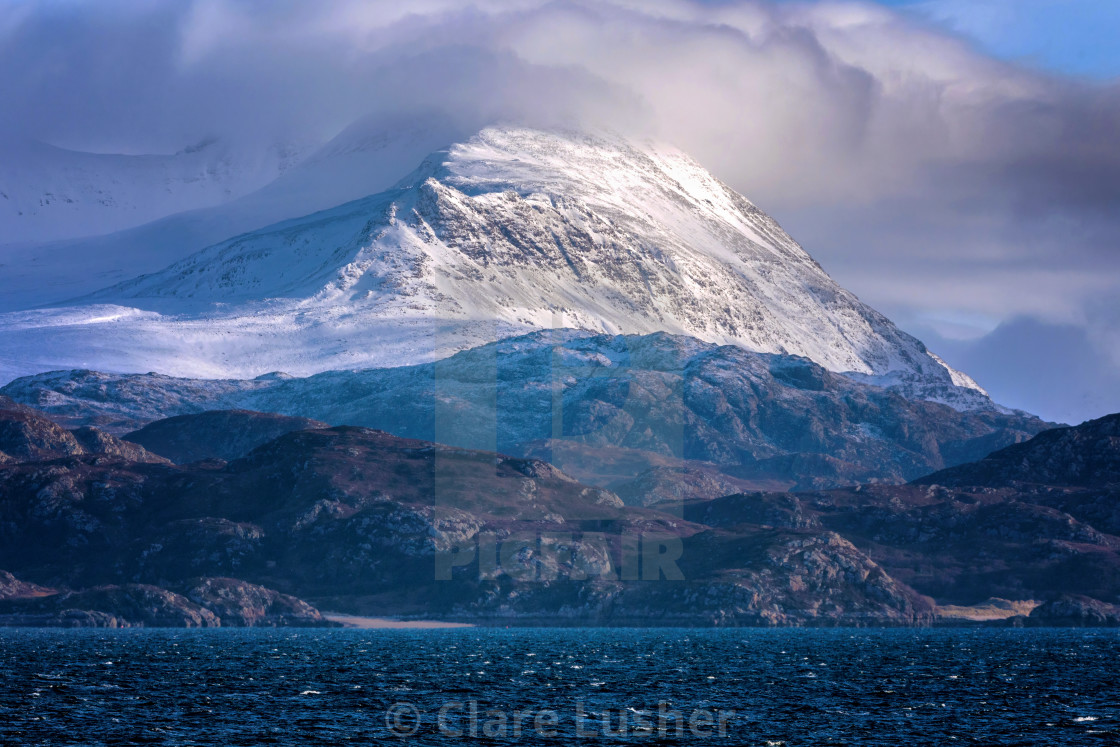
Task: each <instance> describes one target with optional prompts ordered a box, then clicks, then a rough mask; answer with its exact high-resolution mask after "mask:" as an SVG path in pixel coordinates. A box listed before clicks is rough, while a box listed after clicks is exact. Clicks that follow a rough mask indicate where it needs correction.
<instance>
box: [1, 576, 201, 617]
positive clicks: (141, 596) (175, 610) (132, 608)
mask: <svg viewBox="0 0 1120 747" xmlns="http://www.w3.org/2000/svg"><path fill="white" fill-rule="evenodd" d="M0 612H3V613H7V614H8V615H12V616H13V617H12V618H11V619H9V620H5V617H6V616H5V615H4V614H0V624H3V623H5V622H6V623H8V624H20V625H27V624H41V625H47V626H49V627H109V628H128V627H155V628H216V627H218V626H219V625H220V624H221V621H220V620H219V619H218V616H217V615H215V614H214V613H213V612H211V611H210V610H208V609H206V608H205V607H203V606H201V605H198V604H195V603H194V602H192V601H191V600H189V599H187V598H186V597H183V596H180V595H178V594H175V593H174V592H170V591H167V590H166V589H160V588H158V587H155V586H150V585H146V584H125V585H123V586H100V587H96V588H93V589H88V590H85V591H77V592H63V593H61V594H56V595H52V596H48V597H43V598H41V599H36V600H22V601H20V602H16V603H11V602H9V603H8V604H5V605H0ZM33 620H37V622H34V623H31V622H29V621H33Z"/></svg>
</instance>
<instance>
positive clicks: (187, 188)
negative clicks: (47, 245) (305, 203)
mask: <svg viewBox="0 0 1120 747" xmlns="http://www.w3.org/2000/svg"><path fill="white" fill-rule="evenodd" d="M305 155H307V153H306V146H303V147H301V146H299V145H296V144H292V143H285V144H275V145H271V146H268V147H263V148H256V149H253V148H237V147H233V146H232V145H231V144H230V143H226V142H223V141H220V140H216V139H207V140H203V141H201V142H199V143H197V144H195V145H193V146H190V147H187V148H184V149H182V150H181V151H179V152H177V153H171V154H166V155H163V154H160V155H129V154H116V153H87V152H82V151H74V150H68V149H65V148H59V147H56V146H53V145H49V144H46V143H41V142H37V141H26V140H24V141H14V142H6V143H3V144H2V145H0V244H8V243H20V242H38V241H51V240H58V239H71V238H76V237H81V236H89V235H94V234H104V233H110V232H113V231H120V230H122V229H126V228H129V227H132V226H138V225H141V224H144V223H148V222H150V221H153V220H156V219H158V218H163V217H165V216H168V215H172V214H175V213H180V212H182V211H185V210H195V209H198V208H205V207H211V206H214V205H220V204H222V203H225V202H228V201H230V200H232V199H235V198H237V197H240V196H242V195H245V194H248V193H250V192H253V191H254V190H257V189H259V188H261V187H263V186H264V185H266V184H268V183H269V182H272V181H274V180H275V179H276V178H277V177H278V176H280V175H281V174H282V173H283V172H284V171H286V170H287V169H288V168H290V167H291V166H293V165H294V164H295V163H298V162H299V160H301V158H303V157H304V156H305Z"/></svg>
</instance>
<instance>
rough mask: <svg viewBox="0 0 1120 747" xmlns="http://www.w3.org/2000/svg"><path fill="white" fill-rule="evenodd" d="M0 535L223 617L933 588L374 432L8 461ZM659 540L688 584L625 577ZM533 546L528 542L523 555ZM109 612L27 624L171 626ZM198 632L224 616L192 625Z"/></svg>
mask: <svg viewBox="0 0 1120 747" xmlns="http://www.w3.org/2000/svg"><path fill="white" fill-rule="evenodd" d="M0 535H2V536H0V562H3V563H8V564H9V567H18V568H23V569H28V570H29V571H31V572H32V573H33V576H34V577H35V578H36V579H55V580H57V582H58V583H59V585H70V586H81V585H93V584H98V583H101V584H104V583H114V584H117V585H122V584H123V585H124V586H121V588H125V589H129V590H131V589H132V588H133V587H132V586H129V585H130V584H135V583H137V582H140V583H146V584H156V585H158V586H162V587H168V588H173V589H177V590H180V591H181V592H182V594H183V595H184V596H185V597H186V599H187V600H188V601H190V602H191V604H194V605H197V606H199V607H200V608H203V609H206V610H208V611H209V612H211V613H213V614H214V615H215V616H216V618H218V619H219V620H220V622H221V623H222V624H224V625H230V624H234V625H274V624H275V625H280V624H287V625H295V624H299V625H312V624H321V618H320V617H319V616H318V613H316V612H315V611H314V609H313V608H312V607H311V606H309V605H307V604H305V603H303V602H300V601H299V600H298V599H295V598H293V597H291V596H285V594H282V593H279V592H277V591H273V590H271V589H276V588H279V589H281V590H282V591H283V592H285V593H290V594H296V595H300V596H309V595H310V596H313V597H318V598H321V599H326V600H330V604H331V605H332V606H334V607H336V608H341V609H345V610H346V611H352V612H364V613H366V614H386V613H392V612H396V613H399V614H401V613H408V612H416V611H418V610H421V609H422V610H424V612H425V613H426V614H442V615H448V616H452V617H458V618H462V619H471V620H489V619H514V620H532V621H535V622H539V623H551V622H554V621H557V620H567V621H569V622H573V623H592V622H598V623H607V624H635V623H639V622H641V621H642V620H643V619H645V620H646V622H649V621H651V620H653V621H662V622H664V623H674V624H684V623H689V624H703V625H759V624H765V625H773V624H797V625H805V624H811V625H835V624H863V623H864V622H870V621H871V620H873V619H875V620H878V621H879V622H880V623H882V624H910V623H913V622H915V621H918V620H920V619H923V615H925V614H926V612H925V610H924V607H923V606H922V604H921V602H920V600H918V597H917V595H915V594H914V593H913V592H912V591H910V590H908V589H906V588H905V587H903V586H902V585H900V584H897V583H896V582H894V581H893V580H891V579H890V578H889V576H888V575H887V574H885V573H883V572H882V570H881V569H879V568H878V567H877V566H876V564H875V563H874V562H873V561H871V560H870V559H868V558H867V557H866V556H864V555H862V554H861V553H860V552H859V551H858V550H856V549H855V548H854V547H852V546H851V545H849V544H848V543H846V542H845V541H843V540H842V539H840V538H839V537H836V536H834V535H832V534H829V533H828V532H825V531H823V530H822V529H820V528H819V527H812V526H808V525H805V526H801V527H797V528H794V529H791V530H789V531H786V532H784V533H780V534H775V533H774V532H773V530H771V529H768V528H766V527H762V526H740V527H737V528H736V529H735V531H730V532H729V531H727V530H724V529H718V530H713V529H712V528H710V527H707V526H705V525H703V524H699V523H696V522H692V521H688V520H682V519H680V518H678V517H673V516H671V515H667V514H664V513H661V512H658V511H651V510H647V509H642V508H631V507H627V506H625V505H624V504H623V503H622V501H621V500H620V499H619V498H618V497H617V496H616V495H614V494H613V493H611V492H609V491H606V490H604V489H602V488H595V487H591V486H587V485H583V484H581V483H578V482H576V481H575V480H573V479H572V478H570V477H568V476H567V475H565V474H564V473H562V472H560V471H559V470H557V469H556V468H555V467H553V466H551V465H549V464H547V463H545V462H540V461H535V460H528V459H518V458H512V457H505V456H501V455H497V454H494V453H491V452H478V451H470V450H465V449H460V448H456V447H449V446H437V445H434V444H431V443H427V442H423V441H417V440H409V439H401V438H397V437H394V436H390V435H388V434H386V433H382V432H378V431H372V430H368V429H363V428H330V429H316V430H303V431H295V432H291V433H288V434H285V435H283V436H281V437H280V438H278V439H275V440H274V441H272V442H270V443H268V444H266V445H264V446H262V447H259V448H258V449H256V450H254V451H253V452H252V453H250V454H249V455H248V456H247V457H245V458H242V459H239V460H235V461H233V462H230V463H228V464H226V463H195V464H192V465H189V466H186V467H173V466H168V465H158V464H141V463H132V462H126V461H121V460H116V461H114V460H110V459H106V458H95V457H73V458H71V459H69V460H55V461H52V462H49V463H45V464H36V463H24V464H19V465H15V466H10V467H8V468H7V469H3V470H0ZM646 535H650V536H656V537H658V538H669V539H668V541H670V542H671V543H672V542H680V543H683V550H682V556H681V566H680V567H681V570H683V571H684V573H685V578H684V580H680V581H677V580H671V579H670V578H669V576H668V575H666V576H665V578H663V579H661V581H660V582H659V583H646V582H644V581H639V580H636V579H635V580H628V579H629V577H628V576H627V573H628V571H626V570H625V569H626V568H627V567H629V566H628V565H627V563H628V562H629V561H628V560H627V559H626V558H627V557H630V555H627V553H629V552H630V550H627V549H625V548H624V546H623V544H622V543H623V542H624V538H630V539H634V540H637V539H638V538H641V537H643V536H646ZM524 536H528V537H530V538H532V541H531V542H530V543H529V545H528V546H524V547H522V546H520V545H517V544H516V542H517V541H518V540H517V538H519V537H524ZM487 538H489V539H487ZM626 541H628V540H626ZM486 542H490V543H492V544H493V545H494V547H493V548H492V549H493V552H494V553H495V558H499V557H503V556H502V555H501V553H503V552H505V551H500V550H498V549H497V545H501V544H502V543H505V546H506V547H507V548H508V547H509V543H510V542H513V543H515V544H514V545H513V547H514V549H516V550H517V551H518V552H517V553H516V555H510V554H509V553H506V555H505V556H504V560H502V564H501V568H502V569H503V571H505V572H495V571H493V570H488V566H487V565H486V564H485V563H482V557H483V552H484V551H483V550H482V549H480V546H481V545H483V544H485V543H486ZM463 548H469V551H470V552H472V553H473V552H475V551H477V552H478V557H472V558H470V559H469V560H471V562H472V563H473V565H472V564H470V563H468V564H467V565H464V566H463V567H457V568H456V569H455V573H454V580H452V581H448V582H442V583H441V582H438V581H436V579H435V573H434V567H435V563H436V558H437V553H441V552H451V551H461V550H463ZM565 557H567V558H569V559H568V560H564V558H565ZM642 562H646V561H642ZM511 563H513V564H514V565H515V567H524V568H528V569H530V577H529V578H525V577H523V576H519V575H517V574H516V573H512V572H510V571H509V566H510V564H511ZM576 569H578V570H579V572H580V573H585V572H586V577H585V579H584V580H582V581H577V580H574V579H573V575H575V571H576ZM654 571H655V572H656V571H657V569H656V568H655V569H654ZM199 577H202V578H201V580H198V578H199ZM215 577H217V578H215ZM235 579H244V580H235ZM655 580H656V579H655ZM145 588H147V587H145ZM99 594H100V595H101V596H99V597H97V599H101V600H104V599H105V596H106V594H107V592H104V591H103V590H102V591H100V592H99ZM61 598H62V597H60V599H61ZM363 599H364V600H371V599H377V600H379V601H378V603H377V606H374V607H371V606H370V602H368V601H366V602H363V601H361V600H363ZM916 600H917V601H916ZM95 601H96V600H95ZM111 601H112V604H109V603H108V602H107V601H106V602H104V603H101V602H98V603H96V604H95V603H93V602H89V603H88V604H86V605H85V606H76V605H77V604H78V602H77V601H68V602H67V603H66V604H67V605H68V606H64V607H57V606H51V605H46V604H44V605H43V606H40V607H33V608H28V607H22V608H20V609H18V610H11V614H16V613H18V614H24V615H35V614H37V615H40V616H42V615H55V616H56V618H57V619H55V621H54V622H52V623H51V624H59V625H61V624H78V623H79V622H81V620H79V619H78V618H77V617H75V616H74V614H72V613H69V612H67V610H70V609H80V610H85V611H87V612H88V613H90V615H93V613H104V614H105V615H109V616H110V617H111V618H112V619H108V618H106V619H102V618H99V617H96V616H92V617H88V618H83V619H85V620H86V623H85V624H105V625H110V624H115V625H125V624H133V625H135V624H148V625H150V624H157V622H158V621H159V620H163V621H164V622H167V623H168V624H171V622H174V621H173V620H171V618H168V617H167V616H166V615H164V617H162V618H161V617H159V614H163V613H159V614H157V612H158V611H149V613H147V614H146V615H141V613H140V612H139V611H138V610H137V608H135V607H129V606H128V605H127V604H126V603H125V602H126V601H127V599H124V600H122V599H121V598H120V594H119V593H118V596H116V597H113V598H112V600H111ZM122 605H123V606H122ZM164 606H167V605H164ZM171 606H173V607H176V609H179V610H180V613H181V612H182V608H181V605H179V603H178V602H177V601H176V602H175V604H172V605H171ZM63 613H65V614H63ZM37 619H40V618H37ZM41 619H45V618H41ZM52 619H54V618H52ZM12 621H15V618H11V619H9V622H12ZM196 622H197V623H198V624H202V623H205V624H211V621H210V620H209V618H205V619H202V618H200V619H199V620H198V621H195V620H194V619H193V618H189V617H183V616H181V617H180V618H178V622H177V623H175V624H196Z"/></svg>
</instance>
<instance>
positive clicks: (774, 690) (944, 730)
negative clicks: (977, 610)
mask: <svg viewBox="0 0 1120 747" xmlns="http://www.w3.org/2000/svg"><path fill="white" fill-rule="evenodd" d="M1118 662H1120V633H1117V632H1114V631H1104V630H1099V631H1059V630H1029V631H1019V630H919V631H898V630H872V631H864V630H860V631H852V630H733V631H731V630H724V631H696V630H478V629H467V630H439V631H357V630H336V631H298V632H292V631H253V630H249V631H235V630H212V631H169V630H148V631H143V630H141V631H40V630H0V744H3V745H23V744H29V745H32V744H51V745H54V744H82V745H97V744H112V745H116V744H172V745H188V744H189V745H197V744H207V745H248V744H253V745H256V744H282V745H288V744H293V745H294V744H300V745H305V744H382V743H399V744H425V745H427V744H462V743H468V744H469V743H471V742H478V743H484V744H503V743H507V744H512V743H525V744H571V743H573V742H574V741H575V738H576V737H577V729H578V730H579V733H580V734H581V735H582V736H583V737H584V738H585V739H586V740H588V741H600V740H601V741H606V742H615V743H622V742H625V743H644V744H666V743H679V744H698V745H699V744H725V745H726V744H733V745H740V744H758V745H766V744H781V743H785V744H789V745H825V744H860V745H891V746H892V747H894V746H895V745H899V744H910V745H919V744H923V745H924V744H938V745H943V744H983V745H1004V744H1040V745H1041V744H1047V745H1060V744H1071V745H1072V744H1120V684H1118V681H1120V673H1118ZM394 707H395V709H396V710H391V709H394ZM441 708H443V709H444V714H443V717H442V719H441V718H440V716H439V711H440V709H441ZM518 711H519V712H520V713H515V712H518ZM731 711H734V714H731V713H730V712H731ZM474 714H477V715H474ZM417 715H419V720H417V718H416V716H417ZM721 718H722V719H723V721H724V727H725V730H726V735H724V736H720V735H719V721H720V719H721ZM503 719H504V720H503ZM538 719H539V721H538ZM604 719H605V720H604ZM690 719H696V721H695V724H694V723H692V722H690ZM553 720H554V721H555V723H553ZM515 721H518V722H519V724H520V727H519V728H520V735H519V736H518V732H517V731H516V730H515V727H514V722H515ZM608 728H609V729H610V730H611V731H613V732H618V731H619V730H620V728H625V730H626V734H625V736H608V735H607V734H606V730H607V729H608ZM678 728H679V729H680V732H678V731H677V729H678ZM394 729H395V730H398V731H400V732H402V733H404V732H411V731H413V730H416V734H414V735H412V736H408V737H397V736H394V734H395V732H394ZM455 732H459V733H461V735H460V736H455V735H454V734H455ZM553 732H555V735H552V733H553Z"/></svg>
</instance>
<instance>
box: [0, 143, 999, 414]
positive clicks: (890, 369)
mask: <svg viewBox="0 0 1120 747" xmlns="http://www.w3.org/2000/svg"><path fill="white" fill-rule="evenodd" d="M549 327H578V328H583V329H589V330H598V331H604V332H609V333H637V334H642V333H648V332H655V331H668V332H672V333H678V334H685V335H690V336H693V337H696V338H699V339H702V340H706V341H709V342H716V343H722V344H734V345H738V346H741V347H744V348H747V349H750V350H754V351H759V352H764V353H781V354H788V355H797V356H804V357H806V358H809V359H811V360H813V361H815V362H816V363H818V364H820V365H822V366H824V367H825V368H827V369H829V370H831V371H834V372H839V373H844V374H845V375H848V376H850V377H852V378H854V379H858V380H862V381H867V382H870V383H879V384H884V385H888V386H894V387H898V388H900V389H901V390H902V391H903V392H904V393H905V394H907V395H908V396H910V397H914V398H920V399H934V400H938V401H944V402H947V403H950V404H953V405H954V406H956V407H958V408H961V409H974V408H979V409H985V408H991V407H993V405H992V403H991V401H990V400H989V399H988V398H987V396H986V395H985V394H984V393H983V391H982V390H981V389H980V388H979V387H978V386H977V385H976V384H975V382H973V381H972V380H971V379H969V378H968V377H967V376H965V375H963V374H960V373H958V372H956V371H953V370H952V369H950V368H949V367H948V366H946V365H945V364H944V363H943V362H942V361H941V360H940V359H938V358H937V357H936V356H934V355H933V354H931V353H929V352H928V351H927V350H926V349H925V347H924V346H923V345H922V344H921V342H919V341H918V340H916V339H914V338H913V337H911V336H909V335H907V334H905V333H903V332H901V331H900V330H899V329H897V328H896V327H895V326H894V325H893V324H892V323H891V322H890V321H889V320H888V319H886V318H885V317H883V316H882V315H881V314H879V313H877V312H876V311H874V310H873V309H871V308H869V307H868V306H866V305H865V304H863V303H861V302H860V301H859V300H858V299H857V298H856V297H855V296H853V295H852V294H851V293H849V292H847V291H845V290H844V289H843V288H840V287H839V286H838V285H837V284H836V283H835V282H834V281H833V280H832V279H831V278H830V277H829V276H828V275H827V274H826V273H825V272H824V271H823V270H822V269H821V267H820V266H819V265H818V264H817V263H816V262H814V261H813V259H812V258H811V257H810V256H809V255H808V254H807V253H806V252H805V251H804V250H803V249H802V248H801V247H800V246H798V245H797V243H796V242H795V241H794V240H793V239H792V238H790V237H789V236H788V235H787V234H786V233H785V232H784V231H783V230H782V229H781V227H780V226H779V225H778V224H777V223H776V222H775V221H774V220H772V219H771V218H770V217H768V216H767V215H766V214H764V213H763V212H762V211H760V210H759V209H757V208H756V207H755V206H754V205H752V204H751V203H750V202H748V201H747V200H746V199H745V198H743V197H742V196H740V195H739V194H737V193H736V192H734V191H733V190H731V189H730V188H729V187H727V186H726V185H724V184H722V183H721V182H720V181H718V180H717V179H716V178H715V177H713V176H712V175H711V174H710V173H708V172H707V171H706V170H705V169H703V168H702V167H701V166H699V165H698V164H697V163H695V162H694V161H693V160H691V159H690V158H688V157H687V156H686V155H684V154H682V153H680V152H679V151H676V150H674V149H672V148H668V147H665V146H660V145H652V144H646V143H640V144H639V143H632V142H628V141H625V140H623V139H621V138H617V137H613V136H590V135H584V134H570V133H565V134H560V133H552V132H549V133H546V132H541V131H536V130H529V129H523V128H498V127H493V128H487V129H485V130H483V131H481V132H480V133H478V134H477V135H475V136H474V137H472V138H470V139H468V140H466V141H463V142H460V143H458V144H456V145H454V146H452V147H451V148H449V149H447V150H443V151H439V152H436V153H434V154H432V155H431V156H429V157H428V158H427V159H426V160H425V161H424V163H423V164H421V165H420V167H419V168H418V169H416V170H415V171H414V172H413V173H411V174H410V175H408V176H407V177H406V178H405V179H404V180H402V181H401V182H400V183H399V184H398V185H397V187H395V188H394V189H391V190H389V191H387V192H384V193H380V194H377V195H373V196H371V197H367V198H363V199H361V200H357V201H354V202H350V203H347V204H345V205H342V206H340V207H337V208H333V209H330V210H326V211H323V212H319V213H315V214H312V215H309V216H306V217H302V218H298V219H295V220H289V221H287V222H284V223H280V224H276V225H273V226H270V227H268V228H265V229H262V230H259V231H256V232H253V233H249V234H245V235H241V236H237V237H235V238H233V239H230V240H228V241H226V242H223V243H221V244H217V245H215V246H212V247H210V248H208V249H205V250H204V251H201V252H199V253H197V254H195V255H193V256H191V257H188V258H187V259H185V260H183V261H181V262H177V263H175V264H173V265H171V266H170V267H168V268H166V269H165V270H162V271H160V272H157V273H154V274H151V275H147V276H142V277H139V278H137V279H135V280H132V281H128V282H125V283H121V284H119V285H116V286H114V287H111V288H109V289H106V290H104V291H100V292H98V293H96V294H93V295H91V296H88V297H86V298H83V299H81V301H80V302H76V303H74V304H72V305H69V306H67V307H65V308H52V309H45V310H36V311H30V312H20V313H12V314H6V315H3V316H0V350H3V351H4V356H3V357H4V358H5V359H8V361H14V362H9V363H8V368H7V369H6V370H5V371H3V372H0V373H3V374H6V375H7V377H9V378H10V377H12V376H15V375H22V374H30V373H36V372H38V371H43V370H47V369H57V368H76V367H84V368H97V369H102V370H110V371H148V370H158V371H162V372H166V373H173V374H176V375H180V376H198V377H223V376H235V377H251V376H255V375H258V374H261V373H264V372H266V371H273V370H284V371H289V372H291V373H296V374H310V373H315V372H318V371H324V370H330V369H338V368H356V367H363V366H384V365H402V364H406V363H415V362H420V361H424V360H430V359H433V358H439V357H443V356H446V355H448V354H450V353H452V352H454V351H456V350H459V349H463V348H466V347H471V346H473V345H476V344H480V343H483V342H488V341H491V340H495V339H499V338H502V337H505V336H508V335H511V334H514V333H518V332H522V331H527V330H531V329H539V328H549Z"/></svg>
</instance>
